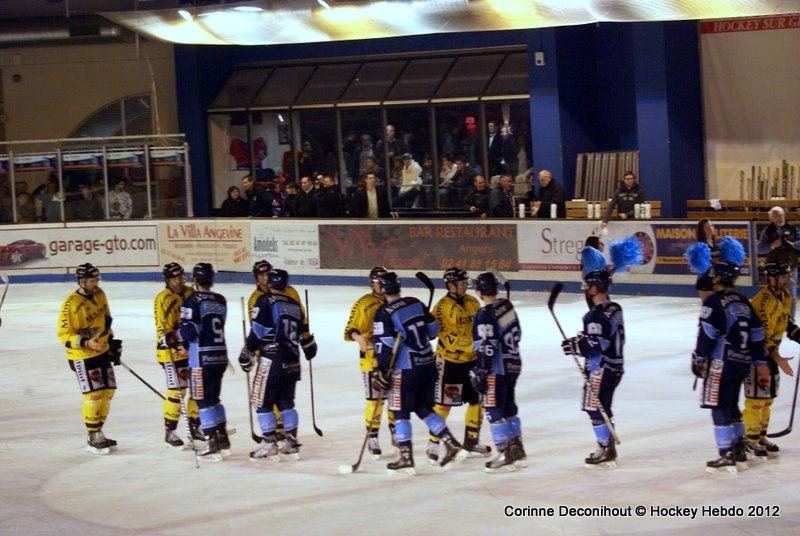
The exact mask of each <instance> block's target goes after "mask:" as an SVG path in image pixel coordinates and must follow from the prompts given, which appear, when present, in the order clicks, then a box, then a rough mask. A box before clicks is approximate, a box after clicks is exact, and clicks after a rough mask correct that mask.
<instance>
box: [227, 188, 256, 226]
mask: <svg viewBox="0 0 800 536" xmlns="http://www.w3.org/2000/svg"><path fill="white" fill-rule="evenodd" d="M220 208H221V210H222V215H223V216H225V217H226V218H244V217H247V216H249V215H250V205H249V204H248V203H247V201H245V200H244V199H242V192H240V191H239V187H238V186H231V187H230V188H228V198H227V199H226V200H225V201H223V202H222V207H220Z"/></svg>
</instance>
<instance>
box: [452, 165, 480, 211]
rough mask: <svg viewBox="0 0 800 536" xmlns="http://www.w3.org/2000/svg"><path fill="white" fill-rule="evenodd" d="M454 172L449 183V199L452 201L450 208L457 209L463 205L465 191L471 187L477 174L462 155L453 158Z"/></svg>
mask: <svg viewBox="0 0 800 536" xmlns="http://www.w3.org/2000/svg"><path fill="white" fill-rule="evenodd" d="M454 164H455V168H456V170H455V172H454V173H453V177H452V179H451V182H450V198H451V199H452V201H453V202H452V206H454V207H457V206H460V205H461V204H462V203H463V199H464V195H465V194H466V192H467V190H468V189H469V188H470V187H471V186H472V182H473V181H474V180H475V175H476V174H477V173H478V171H477V170H474V169H473V168H472V166H470V165H469V163H467V159H466V157H465V156H464V155H459V156H457V157H456V158H455V161H454Z"/></svg>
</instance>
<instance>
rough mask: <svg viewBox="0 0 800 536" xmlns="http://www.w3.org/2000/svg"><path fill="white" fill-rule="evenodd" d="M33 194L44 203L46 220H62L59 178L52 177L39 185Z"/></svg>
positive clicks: (43, 208) (43, 209) (43, 210)
mask: <svg viewBox="0 0 800 536" xmlns="http://www.w3.org/2000/svg"><path fill="white" fill-rule="evenodd" d="M33 195H34V196H36V199H38V200H39V202H40V203H41V204H42V212H43V216H44V221H48V222H54V221H61V202H62V200H63V198H62V196H61V192H59V190H58V179H53V178H50V179H48V180H47V182H46V183H44V184H41V185H39V187H38V188H36V189H35V190H34V191H33Z"/></svg>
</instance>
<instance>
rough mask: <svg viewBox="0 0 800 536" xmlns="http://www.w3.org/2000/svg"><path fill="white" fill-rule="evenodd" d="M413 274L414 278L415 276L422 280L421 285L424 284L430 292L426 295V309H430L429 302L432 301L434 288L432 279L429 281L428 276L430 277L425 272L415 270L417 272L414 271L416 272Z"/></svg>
mask: <svg viewBox="0 0 800 536" xmlns="http://www.w3.org/2000/svg"><path fill="white" fill-rule="evenodd" d="M414 275H415V276H416V278H417V279H419V280H420V281H422V284H423V285H425V288H427V289H428V292H429V293H430V294H429V295H428V310H430V308H431V304H432V303H433V291H434V289H435V288H436V287H434V286H433V281H431V278H430V277H428V276H427V275H426V274H425V272H417V273H416V274H414Z"/></svg>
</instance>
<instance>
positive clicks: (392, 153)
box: [375, 125, 408, 162]
mask: <svg viewBox="0 0 800 536" xmlns="http://www.w3.org/2000/svg"><path fill="white" fill-rule="evenodd" d="M384 146H385V147H386V149H385V150H388V152H389V161H390V162H391V161H392V159H393V158H395V157H397V156H400V155H401V154H404V153H407V152H408V146H407V145H406V144H405V143H404V142H403V141H402V140H400V139H398V138H397V137H395V128H394V125H386V138H385V139H383V140H378V143H376V144H375V155H376V156H377V157H378V158H384Z"/></svg>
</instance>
